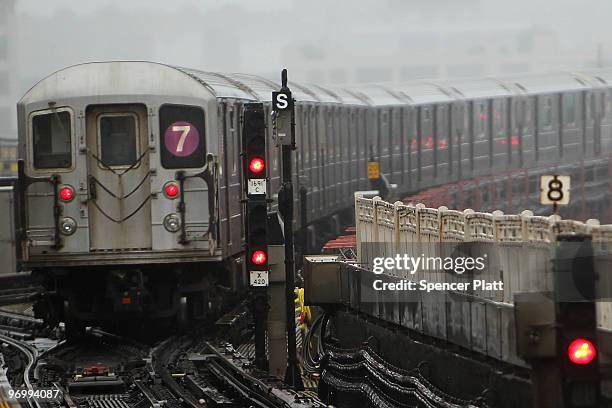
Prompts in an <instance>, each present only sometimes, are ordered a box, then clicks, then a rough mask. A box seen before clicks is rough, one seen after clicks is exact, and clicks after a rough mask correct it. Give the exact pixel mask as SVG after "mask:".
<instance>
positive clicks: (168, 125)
mask: <svg viewBox="0 0 612 408" xmlns="http://www.w3.org/2000/svg"><path fill="white" fill-rule="evenodd" d="M159 129H160V137H161V138H162V139H163V143H160V145H161V146H162V148H161V161H162V166H163V167H164V168H166V169H180V168H197V167H202V166H204V159H205V157H204V153H205V152H206V149H205V146H204V140H205V134H204V111H203V110H202V109H201V108H199V107H196V106H184V105H164V106H162V107H161V108H160V109H159ZM162 132H163V133H162Z"/></svg>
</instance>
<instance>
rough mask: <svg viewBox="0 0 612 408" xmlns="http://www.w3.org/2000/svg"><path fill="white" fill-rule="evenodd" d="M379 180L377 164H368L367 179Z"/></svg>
mask: <svg viewBox="0 0 612 408" xmlns="http://www.w3.org/2000/svg"><path fill="white" fill-rule="evenodd" d="M379 178H380V166H379V164H378V162H374V161H371V162H368V179H370V180H376V179H379Z"/></svg>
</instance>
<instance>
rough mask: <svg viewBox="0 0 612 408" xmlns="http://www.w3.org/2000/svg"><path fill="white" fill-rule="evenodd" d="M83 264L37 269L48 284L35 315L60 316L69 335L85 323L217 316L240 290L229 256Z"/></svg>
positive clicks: (116, 325) (157, 323) (131, 326)
mask: <svg viewBox="0 0 612 408" xmlns="http://www.w3.org/2000/svg"><path fill="white" fill-rule="evenodd" d="M87 269H88V271H87V273H83V268H82V267H80V268H62V269H53V270H35V271H34V277H35V278H36V279H37V280H38V281H39V282H40V283H41V284H42V286H43V287H44V288H45V290H46V291H45V292H44V293H43V294H41V295H40V296H39V297H38V299H37V300H36V302H35V306H34V311H35V314H36V316H37V317H39V318H42V319H44V320H45V321H46V322H48V323H51V324H57V323H59V322H64V323H65V326H66V332H67V334H68V335H71V336H72V335H78V334H79V333H80V332H83V331H84V330H85V328H86V327H87V326H99V327H102V328H105V329H110V330H119V331H125V330H140V329H142V328H145V327H147V326H153V327H155V328H156V329H160V330H161V329H164V328H166V329H168V330H174V329H176V328H177V327H178V328H180V327H186V326H187V325H189V324H190V323H193V322H196V321H201V322H204V321H211V320H213V319H215V318H216V317H218V316H220V315H221V313H222V311H223V310H225V309H226V308H227V305H229V304H232V303H233V302H235V301H236V299H237V298H238V297H240V294H241V293H243V292H244V285H243V284H242V283H241V281H240V279H239V277H240V274H239V272H238V268H237V267H236V265H234V266H233V267H232V266H231V265H229V264H228V263H227V262H223V263H221V262H214V263H210V262H209V263H193V264H159V265H134V266H121V267H116V266H115V267H112V268H110V267H88V268H87ZM135 325H137V326H138V327H136V326H135Z"/></svg>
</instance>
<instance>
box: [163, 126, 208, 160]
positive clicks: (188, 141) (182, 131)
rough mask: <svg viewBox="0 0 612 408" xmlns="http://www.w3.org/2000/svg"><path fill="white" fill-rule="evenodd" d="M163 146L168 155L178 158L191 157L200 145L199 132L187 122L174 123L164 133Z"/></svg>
mask: <svg viewBox="0 0 612 408" xmlns="http://www.w3.org/2000/svg"><path fill="white" fill-rule="evenodd" d="M164 144H165V145H166V149H168V151H169V152H170V153H172V154H173V155H175V156H179V157H186V156H189V155H191V154H192V153H193V152H195V150H196V149H197V148H198V145H199V144H200V132H198V129H197V128H196V127H195V126H194V125H193V124H191V123H189V122H183V121H179V122H174V123H172V124H171V125H170V126H168V128H167V129H166V132H165V133H164Z"/></svg>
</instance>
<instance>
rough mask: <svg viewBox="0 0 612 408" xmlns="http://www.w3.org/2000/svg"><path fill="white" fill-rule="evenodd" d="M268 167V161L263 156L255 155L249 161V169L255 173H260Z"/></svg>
mask: <svg viewBox="0 0 612 408" xmlns="http://www.w3.org/2000/svg"><path fill="white" fill-rule="evenodd" d="M265 169H266V162H265V161H264V159H262V158H261V157H253V158H252V159H251V161H250V162H249V170H250V171H251V173H253V174H259V173H261V172H262V171H264V170H265Z"/></svg>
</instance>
